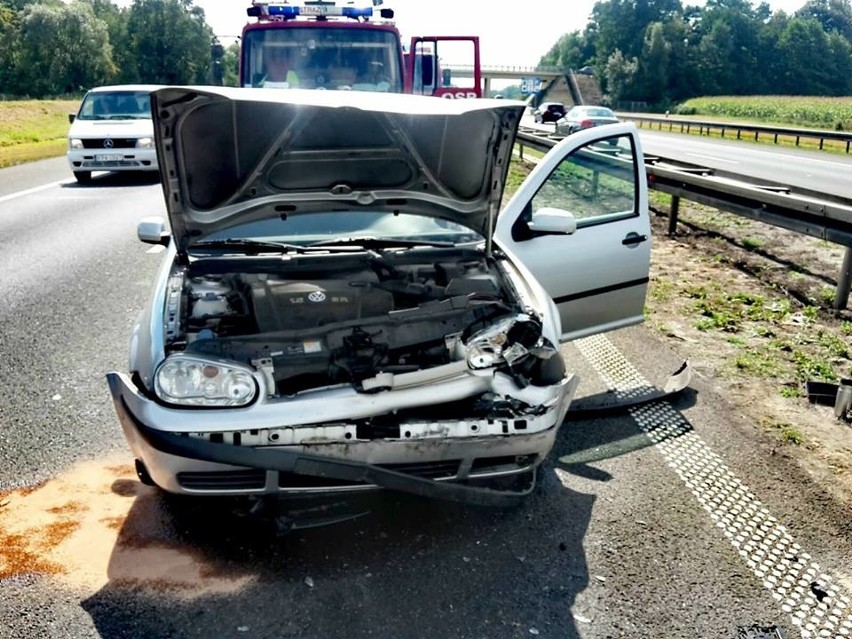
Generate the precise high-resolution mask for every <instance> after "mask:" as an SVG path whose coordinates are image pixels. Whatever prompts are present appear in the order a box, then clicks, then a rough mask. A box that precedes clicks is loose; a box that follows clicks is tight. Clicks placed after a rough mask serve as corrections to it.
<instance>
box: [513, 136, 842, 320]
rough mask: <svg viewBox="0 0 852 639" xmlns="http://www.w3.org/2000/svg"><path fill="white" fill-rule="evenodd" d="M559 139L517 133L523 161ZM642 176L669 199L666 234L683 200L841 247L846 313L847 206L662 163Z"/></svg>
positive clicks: (838, 303) (653, 163) (652, 161)
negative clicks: (525, 152)
mask: <svg viewBox="0 0 852 639" xmlns="http://www.w3.org/2000/svg"><path fill="white" fill-rule="evenodd" d="M563 137H564V136H561V135H555V134H549V133H545V132H543V131H540V130H533V129H528V130H522V131H521V132H519V133H518V136H517V143H518V144H519V145H520V147H521V156H522V157H523V147H525V146H527V147H529V148H531V149H534V150H536V151H541V152H547V151H549V150H550V149H551V148H553V147H554V146H555V145H556V144H557V143H558V142H559V141H560V140H561V139H562V138H563ZM645 171H646V173H647V175H648V187H649V188H652V189H655V190H658V191H661V192H663V193H668V194H669V195H671V198H672V201H671V208H670V210H669V233H670V234H674V232H675V229H676V227H677V218H678V210H679V207H680V198H685V199H687V200H690V201H692V202H699V203H701V204H705V205H707V206H712V207H714V208H717V209H719V210H722V211H727V212H729V213H734V214H736V215H741V216H743V217H748V218H750V219H753V220H757V221H759V222H764V223H766V224H772V225H774V226H778V227H781V228H784V229H787V230H788V231H793V232H796V233H802V234H805V235H809V236H811V237H816V238H819V239H822V240H826V241H828V242H832V243H835V244H840V245H842V246H845V247H846V252H845V255H844V258H843V264H842V265H841V267H840V273H839V276H838V278H837V289H836V291H835V297H834V304H833V306H834V308H835V309H842V308H846V305H847V304H848V303H849V292H850V287H851V286H852V200H850V199H846V198H842V197H839V196H830V197H827V196H825V195H822V194H820V193H817V192H815V191H809V190H806V189H800V188H796V187H792V186H787V185H784V184H780V183H776V182H768V181H766V180H761V179H758V178H753V177H749V176H744V175H735V174H732V173H725V172H722V171H717V170H715V169H712V168H707V167H700V166H697V165H689V164H686V163H683V162H680V161H678V160H675V159H667V158H663V157H646V158H645Z"/></svg>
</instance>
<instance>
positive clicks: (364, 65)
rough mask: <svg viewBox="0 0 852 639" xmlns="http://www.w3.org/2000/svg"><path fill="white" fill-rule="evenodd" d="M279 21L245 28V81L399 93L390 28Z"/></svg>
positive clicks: (396, 50)
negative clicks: (297, 23) (256, 27)
mask: <svg viewBox="0 0 852 639" xmlns="http://www.w3.org/2000/svg"><path fill="white" fill-rule="evenodd" d="M279 25H280V26H279ZM279 25H276V26H275V27H271V26H270V27H268V28H259V29H250V28H249V29H246V31H245V32H244V34H243V45H242V67H241V74H240V75H241V78H242V84H243V86H253V87H273V88H300V89H344V90H346V89H353V90H356V91H383V92H391V93H402V90H403V81H402V69H401V68H400V66H401V56H400V47H399V39H398V35H397V34H396V33H395V32H394V31H388V30H384V29H378V28H375V27H370V26H359V25H355V24H352V23H348V24H345V25H336V24H333V23H315V24H311V25H306V24H299V25H298V26H295V25H293V26H289V25H288V26H285V25H287V23H283V24H282V23H279Z"/></svg>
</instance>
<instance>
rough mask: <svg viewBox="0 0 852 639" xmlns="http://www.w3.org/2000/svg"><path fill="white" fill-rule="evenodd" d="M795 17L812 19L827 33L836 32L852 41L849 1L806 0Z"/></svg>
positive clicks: (851, 13)
mask: <svg viewBox="0 0 852 639" xmlns="http://www.w3.org/2000/svg"><path fill="white" fill-rule="evenodd" d="M795 15H796V17H797V18H803V19H808V18H812V19H814V20H816V21H817V22H819V23H820V24H821V25H822V28H823V30H824V31H826V32H827V33H831V32H832V31H836V32H837V33H839V34H841V35H842V36H844V37H845V38H846V39H847V40H852V5H850V3H849V0H808V1H807V2H806V3H805V4H804V6H803V7H802V8H801V9H799V10H798V11H796V14H795Z"/></svg>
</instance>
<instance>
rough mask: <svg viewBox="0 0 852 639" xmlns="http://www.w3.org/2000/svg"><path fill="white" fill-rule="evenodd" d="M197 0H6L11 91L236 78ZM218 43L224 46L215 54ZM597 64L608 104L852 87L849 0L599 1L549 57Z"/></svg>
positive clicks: (0, 25)
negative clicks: (784, 7) (124, 0)
mask: <svg viewBox="0 0 852 639" xmlns="http://www.w3.org/2000/svg"><path fill="white" fill-rule="evenodd" d="M213 43H214V34H213V32H212V30H211V29H210V27H209V26H208V24H207V23H206V20H205V16H204V11H203V9H201V8H200V7H196V6H194V4H193V2H192V0H132V2H131V3H130V4H129V5H127V6H118V5H116V4H114V3H113V2H111V1H110V0H71V2H65V1H64V0H0V96H6V97H13V96H20V97H25V96H27V97H34V98H44V97H52V96H60V95H67V94H79V93H80V92H82V91H84V90H86V89H88V88H90V87H92V86H98V85H103V84H119V83H136V82H141V83H152V84H207V83H211V82H216V83H219V82H221V83H224V84H226V85H234V84H236V72H237V56H238V49H237V45H236V44H234V45H231V46H230V47H229V48H227V49H225V50H224V51H222V49H219V48H216V47H211V44H213ZM211 51H214V52H216V51H218V52H219V53H223V54H224V57H222V58H221V59H219V58H215V59H214V58H213V57H212V55H211ZM540 63H541V64H542V65H547V66H561V67H562V68H564V69H566V70H567V69H581V68H583V67H591V68H592V69H593V70H594V72H595V75H596V76H597V77H598V79H599V81H600V83H601V86H602V88H603V90H604V91H605V93H606V95H607V98H608V100H609V102H611V103H613V104H617V103H619V102H624V101H643V102H646V103H649V104H651V105H656V106H659V107H666V106H667V105H669V104H674V103H676V102H680V101H682V100H685V99H687V98H690V97H694V96H699V95H754V94H788V95H835V96H837V95H850V94H852V6H850V0H806V1H805V2H804V4H803V5H802V7H801V9H799V10H798V11H796V12H795V13H793V14H792V15H787V14H786V13H785V12H783V11H776V12H773V11H772V10H771V9H770V7H769V5H767V4H766V3H760V4H758V5H753V4H752V3H751V2H750V1H749V0H707V2H706V3H705V4H704V6H701V7H698V6H684V5H683V4H682V3H681V2H680V0H600V1H599V2H597V3H596V4H595V5H594V8H593V9H592V13H591V16H590V17H589V21H588V23H587V25H586V27H585V29H584V30H582V31H574V32H571V33H566V34H565V35H564V36H562V37H561V38H560V39H559V40H558V42H556V44H554V46H553V47H552V48H551V50H550V51H549V52H548V53H547V54H546V55H544V56H543V57H542V58H541V61H540Z"/></svg>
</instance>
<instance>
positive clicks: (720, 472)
mask: <svg viewBox="0 0 852 639" xmlns="http://www.w3.org/2000/svg"><path fill="white" fill-rule="evenodd" d="M574 343H575V345H576V346H577V347H578V349H579V350H580V352H581V353H582V354H583V357H585V358H586V359H587V360H588V361H589V363H590V364H591V365H592V367H593V368H594V369H595V370H596V371H597V373H598V374H599V375H600V376H601V379H603V381H604V382H605V383H606V384H607V385H608V386H609V387H611V388H614V389H615V392H616V395H617V396H618V397H620V398H625V399H626V398H630V397H636V396H641V395H643V394H646V393H647V392H648V391H650V390H652V386H651V384H650V383H649V382H648V381H647V380H645V378H644V377H643V376H642V374H641V373H639V371H637V370H636V369H635V368H634V367H633V366H632V364H630V362H629V361H627V359H626V358H625V357H624V356H623V355H622V354H621V353H620V352H619V351H618V349H617V348H616V347H615V346H614V345H613V344H612V342H610V341H609V340H608V339H607V338H606V337H604V336H602V335H597V336H595V337H589V338H586V339H582V340H578V341H576V342H574ZM630 414H631V416H632V417H633V419H635V420H636V423H637V424H638V425H639V427H640V428H641V429H642V430H643V431H644V432H645V434H646V435H648V437H649V438H650V439H651V440H652V441H653V442H654V444H655V446H656V448H657V449H658V450H659V451H660V452H661V453H662V455H663V457H664V458H665V460H666V463H667V464H668V466H669V467H670V468H672V469H673V470H674V471H675V473H677V475H678V476H679V477H680V478H681V480H682V481H683V482H684V484H685V485H686V487H687V488H688V489H689V490H690V491H691V492H692V494H693V495H694V496H695V497H696V499H697V500H698V502H699V503H700V504H701V506H702V507H703V508H704V510H706V511H707V512H708V514H709V515H710V518H711V519H712V520H713V523H715V524H716V526H717V527H718V528H719V529H721V531H722V533H723V534H724V535H725V537H727V539H728V541H729V542H730V543H731V545H732V546H733V547H734V548H735V549H736V550H737V552H738V553H739V555H740V557H742V559H743V561H744V562H745V563H746V565H747V566H748V568H749V569H750V570H751V571H752V572H753V573H754V575H755V577H757V579H758V580H759V581H760V583H762V584H763V586H764V587H765V588H766V589H767V590H769V591H770V593H771V594H772V598H773V599H775V600H776V601H777V602H778V604H779V605H780V607H781V610H782V611H784V612H785V613H786V614H787V615H789V617H790V622H791V623H792V624H793V625H795V626H797V627H798V628H799V632H800V635H801V637H802V639H811V638H819V637H830V638H839V637H852V596H850V595H849V593H847V592H845V591H844V588H843V587H842V586H841V585H840V584H839V583H837V580H836V579H834V578H833V577H832V576H831V575H830V574H828V571H825V570H823V569H822V568H820V566H819V564H817V563H816V562H814V561H813V559H812V558H811V556H810V555H809V554H808V553H807V552H805V551H804V549H803V548H802V547H801V546H800V545H799V544H798V543H796V541H795V540H794V539H793V537H792V536H791V535H790V533H788V532H787V530H786V528H785V527H784V526H783V525H782V524H781V523H779V522H778V520H777V519H776V518H775V517H773V516H772V515H771V514H770V513H769V510H767V508H766V507H765V506H764V505H763V504H762V503H761V502H760V500H759V499H758V498H757V497H756V496H755V495H754V494H753V493H752V492H751V491H750V490H749V489H748V488H747V487H746V486H745V484H743V483H742V482H741V481H740V480H739V478H738V477H737V476H736V475H734V473H733V472H732V471H731V469H730V468H728V466H727V465H726V464H725V462H724V461H723V460H722V458H721V457H720V456H719V455H717V454H716V453H714V452H713V450H712V449H711V448H710V446H708V445H707V443H706V442H704V440H702V439H701V437H699V436H698V435H697V434H696V432H695V431H694V430H693V429H692V425H691V424H690V423H689V422H688V421H687V420H686V419H685V418H684V417H683V415H681V414H680V413H679V412H678V411H676V410H675V409H674V408H672V406H671V405H670V404H668V403H666V402H655V403H652V404H648V405H645V406H641V407H639V408H634V409H631V410H630Z"/></svg>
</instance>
